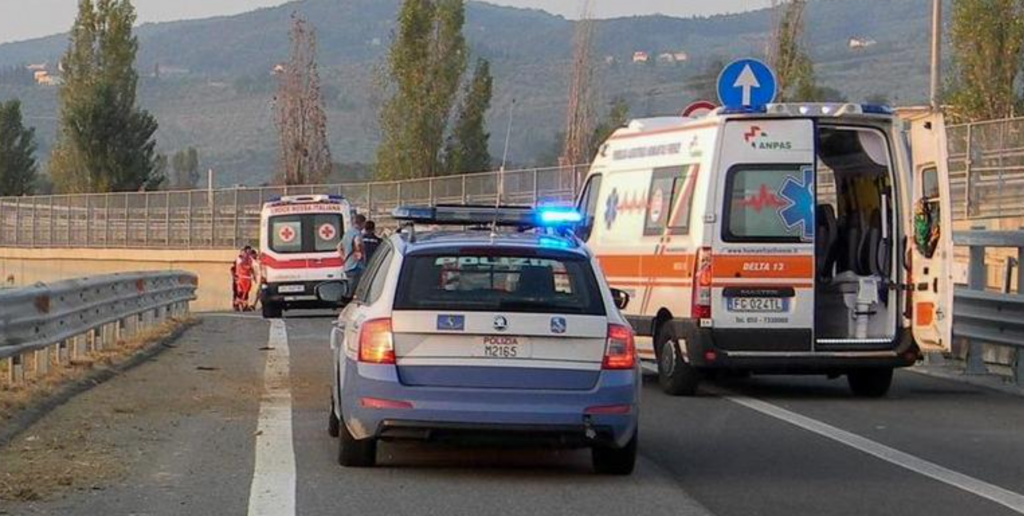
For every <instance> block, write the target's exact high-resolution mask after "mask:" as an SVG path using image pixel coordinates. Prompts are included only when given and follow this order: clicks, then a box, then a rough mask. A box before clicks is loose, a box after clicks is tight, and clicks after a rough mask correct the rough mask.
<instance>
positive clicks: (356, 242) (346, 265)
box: [338, 215, 366, 290]
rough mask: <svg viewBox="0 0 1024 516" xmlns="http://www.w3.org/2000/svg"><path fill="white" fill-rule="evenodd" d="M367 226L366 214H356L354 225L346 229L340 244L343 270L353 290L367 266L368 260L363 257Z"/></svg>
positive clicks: (339, 249)
mask: <svg viewBox="0 0 1024 516" xmlns="http://www.w3.org/2000/svg"><path fill="white" fill-rule="evenodd" d="M365 227H366V216H365V215H356V216H355V219H354V220H353V221H352V227H350V228H349V229H348V231H345V234H344V235H343V236H342V237H341V244H340V245H339V246H338V251H339V253H340V254H341V260H342V262H343V265H342V268H343V269H342V270H344V272H345V276H346V277H347V278H348V280H349V283H350V284H351V288H352V289H353V290H354V289H355V287H356V285H358V284H359V277H360V276H361V275H362V274H363V269H365V268H366V260H364V259H363V257H364V254H365V250H364V249H363V229H364V228H365Z"/></svg>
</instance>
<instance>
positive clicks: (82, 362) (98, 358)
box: [0, 318, 193, 425]
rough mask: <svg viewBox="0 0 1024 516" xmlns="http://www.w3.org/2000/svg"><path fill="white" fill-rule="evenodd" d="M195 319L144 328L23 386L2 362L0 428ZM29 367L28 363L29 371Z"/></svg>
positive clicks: (53, 369) (120, 362) (171, 320)
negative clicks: (9, 379)
mask: <svg viewBox="0 0 1024 516" xmlns="http://www.w3.org/2000/svg"><path fill="white" fill-rule="evenodd" d="M192 322H193V319H192V318H184V319H169V320H168V321H166V322H164V323H163V324H159V325H157V326H153V327H150V328H146V329H143V330H141V331H139V332H138V333H136V334H135V335H134V336H132V337H131V338H129V339H127V340H123V341H119V342H118V343H117V344H116V345H114V346H111V347H109V348H106V349H103V350H101V351H94V352H92V353H89V354H88V355H86V356H81V357H78V358H77V359H75V360H74V361H72V362H71V363H70V364H67V365H64V366H59V365H57V364H56V362H55V361H53V362H52V363H51V364H50V372H49V374H47V375H44V376H39V377H34V378H31V379H28V378H27V377H28V376H29V374H28V372H26V378H27V379H26V380H25V382H24V383H23V384H22V385H9V384H7V383H5V382H6V379H7V367H8V362H7V361H3V362H0V379H2V380H0V425H3V424H4V423H5V422H6V421H7V420H9V419H10V418H11V417H13V416H14V414H16V413H17V412H18V411H20V410H23V409H25V408H27V407H30V406H32V404H34V403H37V402H39V401H42V400H45V399H46V398H47V397H49V396H51V395H52V394H53V393H54V392H56V391H57V390H58V389H60V388H61V387H62V386H63V385H65V384H67V383H69V382H73V381H77V380H80V379H82V378H84V377H85V376H86V375H88V374H89V373H91V372H92V371H95V370H97V369H104V368H109V367H113V366H116V365H118V364H122V363H124V362H126V361H128V360H129V359H131V358H132V357H133V356H135V354H136V353H138V352H139V351H140V350H142V349H144V348H146V347H149V346H150V345H152V344H153V343H155V342H161V341H163V340H166V339H167V338H168V337H170V336H171V335H172V334H174V332H175V331H177V329H178V328H180V327H181V326H183V325H186V324H191V323H192ZM27 366H28V364H26V368H27Z"/></svg>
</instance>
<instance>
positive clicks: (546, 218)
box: [537, 208, 583, 226]
mask: <svg viewBox="0 0 1024 516" xmlns="http://www.w3.org/2000/svg"><path fill="white" fill-rule="evenodd" d="M537 219H538V220H539V221H540V224H541V225H542V226H572V225H575V224H579V223H580V222H583V215H580V212H578V211H576V210H574V209H572V208H540V209H539V210H537Z"/></svg>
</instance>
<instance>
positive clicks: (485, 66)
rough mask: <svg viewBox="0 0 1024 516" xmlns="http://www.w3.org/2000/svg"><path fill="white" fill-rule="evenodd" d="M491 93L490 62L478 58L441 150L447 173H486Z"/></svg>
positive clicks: (489, 164) (488, 156)
mask: <svg viewBox="0 0 1024 516" xmlns="http://www.w3.org/2000/svg"><path fill="white" fill-rule="evenodd" d="M493 91H494V79H493V78H492V77H491V63H490V62H488V61H487V60H486V59H478V60H477V62H476V69H475V70H474V71H473V80H471V81H469V82H467V83H466V87H465V91H464V92H463V96H462V105H461V106H460V108H459V115H458V118H457V120H456V122H455V129H454V130H453V131H452V138H451V139H450V141H449V143H448V147H447V150H446V151H445V157H446V159H447V161H448V167H447V168H448V171H449V172H450V173H452V174H463V173H466V172H484V171H487V170H490V168H491V153H490V151H489V150H488V143H489V141H490V139H491V134H490V133H488V132H487V111H488V110H489V109H490V108H491V95H492V93H493Z"/></svg>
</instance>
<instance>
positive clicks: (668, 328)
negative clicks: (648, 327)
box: [654, 321, 700, 396]
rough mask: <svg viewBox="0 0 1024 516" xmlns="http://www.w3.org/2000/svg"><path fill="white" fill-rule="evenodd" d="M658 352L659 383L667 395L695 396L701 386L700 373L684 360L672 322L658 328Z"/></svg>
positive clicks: (656, 341)
mask: <svg viewBox="0 0 1024 516" xmlns="http://www.w3.org/2000/svg"><path fill="white" fill-rule="evenodd" d="M654 344H655V349H657V350H658V383H659V384H660V385H661V390H662V391H664V392H665V394H669V395H671V396H693V395H694V394H696V393H697V386H698V385H699V384H700V373H699V372H698V371H697V370H696V369H695V368H694V367H693V366H691V365H690V364H687V363H686V361H685V360H683V356H682V354H681V353H680V351H681V350H680V345H679V339H678V338H676V335H675V329H673V327H672V324H671V322H670V321H666V322H664V323H662V324H661V326H660V327H659V328H658V333H657V335H656V336H655V342H654Z"/></svg>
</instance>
